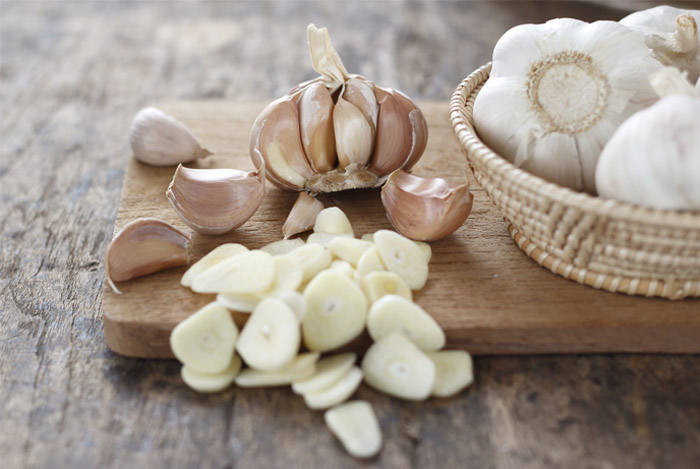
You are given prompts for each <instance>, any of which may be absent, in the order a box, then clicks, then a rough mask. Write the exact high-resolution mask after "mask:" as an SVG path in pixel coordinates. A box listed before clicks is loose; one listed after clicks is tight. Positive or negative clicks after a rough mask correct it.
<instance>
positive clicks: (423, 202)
mask: <svg viewBox="0 0 700 469" xmlns="http://www.w3.org/2000/svg"><path fill="white" fill-rule="evenodd" d="M381 198H382V204H383V205H384V209H385V210H386V214H387V217H389V221H390V222H391V224H392V225H393V226H394V228H396V230H397V231H398V232H399V233H401V234H402V235H404V236H406V237H408V238H411V239H415V240H421V241H435V240H438V239H442V238H445V237H447V236H449V235H451V234H452V233H454V232H455V231H456V230H457V229H458V228H459V227H460V226H462V225H463V224H464V221H465V220H466V219H467V217H468V216H469V213H470V212H471V210H472V202H473V200H474V195H473V194H472V193H471V192H469V181H468V180H467V181H466V182H465V183H464V184H455V183H452V182H450V181H447V180H445V179H442V178H422V177H418V176H414V175H412V174H408V173H406V172H404V171H402V170H397V171H394V172H393V173H391V175H390V176H389V179H388V180H387V182H386V184H384V186H383V187H382V193H381Z"/></svg>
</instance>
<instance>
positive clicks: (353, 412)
mask: <svg viewBox="0 0 700 469" xmlns="http://www.w3.org/2000/svg"><path fill="white" fill-rule="evenodd" d="M323 418H324V419H325V421H326V425H328V428H329V429H330V430H331V432H332V433H333V434H334V435H335V436H336V437H337V438H338V439H339V440H340V442H341V443H342V444H343V447H344V448H345V451H347V452H348V454H350V455H351V456H354V457H356V458H371V457H373V456H376V455H377V454H378V453H379V450H380V449H381V447H382V433H381V430H380V429H379V422H378V421H377V417H376V416H375V414H374V411H373V410H372V406H371V405H370V404H369V402H366V401H352V402H348V403H346V404H343V405H341V406H338V407H334V408H332V409H331V410H328V411H326V413H325V414H324V416H323Z"/></svg>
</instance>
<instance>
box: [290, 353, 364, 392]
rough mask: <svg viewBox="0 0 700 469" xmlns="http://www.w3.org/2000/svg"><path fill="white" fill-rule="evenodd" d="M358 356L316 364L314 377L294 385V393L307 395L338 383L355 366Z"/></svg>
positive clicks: (344, 356)
mask: <svg viewBox="0 0 700 469" xmlns="http://www.w3.org/2000/svg"><path fill="white" fill-rule="evenodd" d="M355 360H357V355H356V354H354V353H351V352H348V353H341V354H339V355H334V356H332V357H328V358H324V359H323V360H320V361H319V362H318V363H317V364H316V372H315V373H314V374H313V376H310V377H308V378H306V379H302V380H299V381H295V382H293V383H292V391H294V392H295V393H297V394H307V393H310V392H317V391H321V390H322V389H325V388H327V387H329V386H331V385H332V384H334V383H336V382H338V380H340V379H341V378H342V377H343V376H345V375H346V374H347V373H348V371H350V369H351V368H352V367H353V365H354V364H355Z"/></svg>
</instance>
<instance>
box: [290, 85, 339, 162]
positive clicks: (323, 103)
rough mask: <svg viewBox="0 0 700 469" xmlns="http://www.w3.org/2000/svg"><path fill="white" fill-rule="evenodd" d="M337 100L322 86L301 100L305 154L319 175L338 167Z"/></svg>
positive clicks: (306, 94)
mask: <svg viewBox="0 0 700 469" xmlns="http://www.w3.org/2000/svg"><path fill="white" fill-rule="evenodd" d="M333 110H334V104H333V98H331V93H330V92H329V91H328V88H326V87H325V86H324V85H322V84H321V83H314V84H312V85H310V86H309V87H308V88H306V89H305V90H304V91H303V93H302V94H301V98H300V99H299V121H300V129H301V142H302V144H303V146H304V152H305V154H306V156H307V158H308V159H309V162H310V163H311V167H312V168H313V169H314V171H316V172H325V171H330V170H332V169H333V168H334V167H335V158H336V157H335V136H334V133H333Z"/></svg>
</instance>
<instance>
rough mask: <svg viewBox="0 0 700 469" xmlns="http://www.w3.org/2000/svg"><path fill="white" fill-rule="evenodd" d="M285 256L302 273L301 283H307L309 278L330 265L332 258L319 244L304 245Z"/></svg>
mask: <svg viewBox="0 0 700 469" xmlns="http://www.w3.org/2000/svg"><path fill="white" fill-rule="evenodd" d="M285 256H287V257H289V258H290V259H292V260H293V261H294V262H295V263H296V264H297V265H299V267H301V269H302V271H303V272H304V273H303V276H302V283H304V282H308V281H309V280H311V278H312V277H313V276H314V275H316V274H317V273H319V272H320V271H322V270H323V269H325V268H326V267H328V266H329V265H331V262H332V261H333V256H332V255H331V253H330V251H329V250H328V249H326V248H325V247H323V246H321V245H320V244H313V243H312V244H305V245H303V246H302V247H300V248H297V249H295V250H294V251H292V252H290V253H289V254H285Z"/></svg>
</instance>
